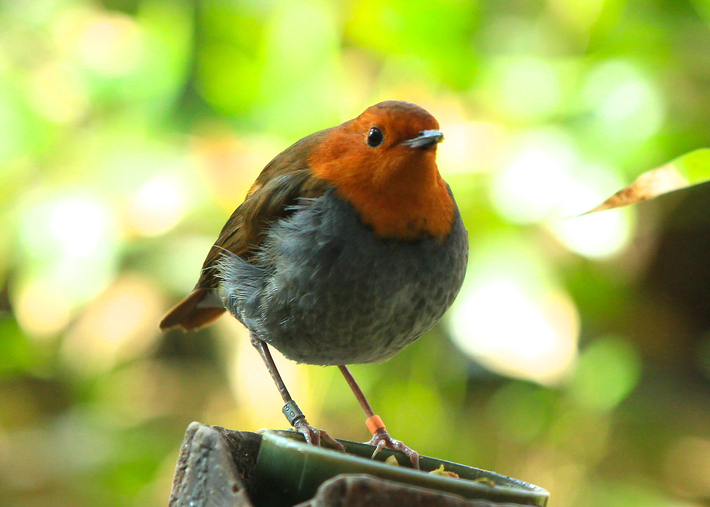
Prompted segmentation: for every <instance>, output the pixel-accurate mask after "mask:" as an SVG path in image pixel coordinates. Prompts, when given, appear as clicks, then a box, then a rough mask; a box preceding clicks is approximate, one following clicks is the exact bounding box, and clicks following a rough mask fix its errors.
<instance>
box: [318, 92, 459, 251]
mask: <svg viewBox="0 0 710 507" xmlns="http://www.w3.org/2000/svg"><path fill="white" fill-rule="evenodd" d="M443 138H444V135H443V134H442V133H441V131H440V130H439V123H438V122H437V121H436V118H434V117H433V116H432V115H431V114H430V113H429V112H427V111H426V110H425V109H423V108H421V107H419V106H417V105H415V104H412V103H409V102H400V101H394V100H390V101H386V102H381V103H379V104H376V105H374V106H371V107H369V108H367V109H366V110H365V111H364V112H363V113H362V114H361V115H360V116H358V117H357V118H355V119H353V120H350V121H347V122H345V123H343V124H342V125H339V126H337V127H334V128H332V129H329V130H328V131H327V135H326V136H325V137H324V138H322V140H321V142H320V144H319V145H318V146H316V147H315V148H314V150H313V151H312V153H311V155H310V157H309V165H310V167H311V169H312V171H313V174H314V175H315V176H316V177H318V178H321V179H323V180H325V181H327V182H329V183H330V184H332V185H333V186H335V187H336V188H337V190H338V192H339V194H340V195H341V196H342V197H344V198H345V199H347V200H348V201H350V202H351V204H353V206H354V207H355V209H356V210H357V212H358V213H359V214H360V217H361V219H362V220H363V221H364V222H365V223H367V224H369V225H371V226H372V227H373V228H374V230H375V233H376V234H378V235H379V236H381V237H383V238H395V239H419V238H421V237H423V236H426V235H429V236H436V237H445V236H446V235H447V234H448V232H449V231H450V229H451V224H452V223H453V220H454V209H455V205H454V202H453V199H452V198H451V196H450V194H449V191H448V188H447V186H446V183H445V182H444V180H443V179H442V178H441V175H440V174H439V170H438V168H437V166H436V146H437V144H438V143H439V142H440V141H441V140H442V139H443Z"/></svg>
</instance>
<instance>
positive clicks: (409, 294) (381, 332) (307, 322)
mask: <svg viewBox="0 0 710 507" xmlns="http://www.w3.org/2000/svg"><path fill="white" fill-rule="evenodd" d="M467 255H468V242H467V234H466V230H465V228H464V227H463V224H462V222H461V219H460V217H459V216H458V212H457V216H456V223H455V224H454V228H453V230H452V232H451V234H450V235H449V237H448V238H447V239H446V240H445V241H443V242H442V241H440V240H437V239H432V238H429V239H425V240H419V241H411V242H401V241H390V240H387V241H383V240H379V239H377V238H375V236H374V234H373V233H372V231H371V230H370V229H369V228H368V227H366V226H364V225H363V224H362V223H361V222H360V221H359V219H358V217H357V215H356V214H355V212H354V210H353V209H352V207H351V206H350V205H349V204H348V203H346V202H344V201H342V200H340V199H339V198H337V197H336V196H335V195H334V194H333V193H328V194H326V195H325V196H323V197H321V198H319V199H316V200H314V201H308V202H307V203H305V204H304V205H302V206H301V207H300V208H299V210H298V211H297V212H295V213H294V214H293V215H291V217H290V218H289V219H287V220H282V221H280V222H279V223H277V224H276V225H274V226H273V227H272V229H271V231H270V233H269V234H268V236H267V239H266V240H265V241H264V244H263V245H262V248H261V250H260V252H259V254H258V255H257V256H256V258H255V259H254V260H253V261H252V263H247V262H246V261H244V260H242V259H240V258H238V257H235V256H225V257H223V258H222V260H221V261H220V272H221V276H222V278H223V281H222V283H221V286H220V294H221V297H222V300H223V303H224V304H225V307H226V308H227V309H228V310H229V311H230V312H231V313H232V314H233V315H234V316H235V317H237V318H238V319H239V320H240V321H242V322H243V323H244V324H245V325H246V326H247V327H248V328H249V329H250V331H251V332H252V333H254V334H255V335H256V336H257V337H258V338H260V339H262V340H264V341H265V342H267V343H269V344H271V345H273V346H274V347H276V348H277V349H278V350H279V351H280V352H281V353H282V354H284V355H285V356H286V357H288V358H289V359H292V360H295V361H298V362H304V363H309V364H322V365H332V364H352V363H367V362H376V361H383V360H385V359H388V358H389V357H391V356H393V355H394V354H396V353H397V352H399V351H400V350H402V349H403V348H404V347H406V346H407V345H408V344H410V343H411V342H413V341H414V340H416V339H417V338H418V337H419V336H421V334H422V333H424V332H425V331H426V330H428V329H429V328H431V327H432V326H433V325H434V324H435V323H436V322H437V321H438V320H439V319H440V318H441V316H442V315H443V314H444V312H445V311H446V310H447V309H448V308H449V306H450V305H451V303H452V302H453V300H454V298H455V297H456V295H457V293H458V291H459V289H460V287H461V283H462V282H463V277H464V272H465V268H466V261H467Z"/></svg>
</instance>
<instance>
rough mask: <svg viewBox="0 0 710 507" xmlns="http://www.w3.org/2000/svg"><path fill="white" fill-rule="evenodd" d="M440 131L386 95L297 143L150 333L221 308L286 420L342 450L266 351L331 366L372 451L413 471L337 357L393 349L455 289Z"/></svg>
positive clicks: (458, 271) (460, 239) (435, 316)
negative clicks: (391, 452)
mask: <svg viewBox="0 0 710 507" xmlns="http://www.w3.org/2000/svg"><path fill="white" fill-rule="evenodd" d="M443 138H444V136H443V133H442V132H441V130H439V123H438V121H437V120H436V118H435V117H434V116H433V115H432V114H431V113H429V112H428V111H427V110H425V109H424V108H422V107H420V106H418V105H416V104H413V103H411V102H404V101H398V100H388V101H385V102H380V103H378V104H375V105H373V106H370V107H368V108H367V109H365V111H364V112H362V113H361V114H360V115H359V116H357V117H356V118H354V119H352V120H349V121H346V122H344V123H342V124H341V125H338V126H335V127H331V128H328V129H325V130H321V131H318V132H315V133H314V134H311V135H309V136H307V137H304V138H303V139H301V140H299V141H297V142H296V143H294V144H293V145H292V146H290V147H289V148H287V149H286V150H284V151H283V152H281V153H280V154H279V155H277V156H276V157H275V158H274V159H273V160H272V161H271V162H270V163H269V164H267V165H266V167H265V168H264V169H263V170H262V172H261V173H260V175H259V176H258V177H257V179H256V181H255V182H254V184H253V185H252V187H251V188H250V189H249V191H248V193H247V195H246V198H245V200H244V201H243V203H242V204H241V205H239V207H237V209H236V210H235V211H234V212H233V213H232V215H231V216H230V217H229V219H228V220H227V222H226V224H225V225H224V227H223V229H222V231H221V232H220V234H219V237H218V239H217V240H216V241H215V243H214V244H213V246H212V247H211V249H210V250H209V252H208V254H207V257H206V259H205V261H204V263H203V266H202V270H201V274H200V277H199V279H198V281H197V284H196V285H195V288H194V290H193V291H192V292H191V293H190V294H189V295H187V297H185V298H184V299H183V300H182V301H180V302H179V303H178V304H177V305H176V306H175V307H174V308H172V309H171V310H169V311H168V313H167V314H166V315H165V317H164V318H163V320H162V321H161V322H160V328H161V329H162V330H164V331H165V330H168V329H171V328H174V327H181V328H183V329H184V330H187V331H189V330H193V329H198V328H201V327H204V326H206V325H208V324H211V323H212V322H213V321H214V320H216V319H217V318H218V317H219V316H220V315H222V314H223V313H224V312H226V311H228V312H229V313H230V314H231V315H232V316H234V317H235V318H236V319H237V320H239V321H240V322H241V323H242V324H243V325H244V326H246V328H247V329H248V331H249V335H250V340H251V343H252V345H253V346H254V347H255V348H256V350H257V351H258V352H259V354H260V356H261V358H262V360H263V361H264V364H265V365H266V368H267V369H268V371H269V373H270V375H271V377H272V379H273V381H274V383H275V384H276V387H277V389H278V391H279V393H280V394H281V397H282V398H283V401H284V406H283V412H284V415H285V416H286V418H287V419H288V421H289V423H290V424H291V426H293V427H294V428H295V429H296V430H297V431H299V432H300V433H302V434H303V435H304V437H305V440H306V441H307V442H308V443H311V444H314V445H320V444H321V442H322V441H324V440H325V441H329V442H331V443H333V445H335V446H336V447H338V448H339V449H341V450H342V445H341V444H340V443H339V442H337V441H336V440H335V439H333V438H332V437H331V436H330V435H328V433H327V432H325V431H324V430H319V429H316V428H314V427H312V426H311V425H310V424H309V423H308V421H307V419H306V417H305V415H304V414H303V412H302V411H301V410H300V408H299V407H298V405H297V403H296V402H295V401H294V399H293V398H292V397H291V394H290V393H289V391H288V389H287V387H286V385H285V384H284V381H283V379H282V378H281V376H280V374H279V372H278V369H277V368H276V365H275V363H274V361H273V357H272V355H271V351H270V346H273V347H275V348H276V349H277V350H279V351H280V352H281V353H282V354H283V355H284V356H285V357H286V358H288V359H291V360H293V361H296V362H298V363H307V364H313V365H325V366H337V367H338V368H339V369H340V371H341V373H342V374H343V376H344V377H345V380H346V381H347V383H348V385H349V386H350V388H351V390H352V391H353V393H354V395H355V397H356V399H357V400H358V402H359V403H360V405H361V407H362V409H363V410H364V412H365V414H366V415H367V420H366V425H367V427H368V429H369V430H370V432H371V433H372V435H373V436H372V440H370V442H369V443H370V444H372V445H374V446H376V449H375V452H374V454H373V457H374V455H375V454H377V453H378V452H379V451H380V450H381V449H382V448H384V447H389V448H392V449H397V450H401V451H403V452H404V453H405V454H406V455H407V456H408V457H409V458H410V460H411V461H412V464H413V465H414V466H415V467H418V460H419V455H418V453H417V452H416V451H414V450H413V449H411V448H409V447H408V446H406V445H405V444H403V443H402V442H401V441H399V440H395V439H394V438H392V437H391V436H390V434H389V433H388V431H387V429H386V426H385V425H384V423H383V422H382V419H381V418H380V417H379V416H378V415H376V414H375V412H374V411H373V409H372V408H371V406H370V404H369V403H368V401H367V399H366V397H365V395H364V394H363V392H362V390H361V389H360V387H359V386H358V384H357V382H356V381H355V379H354V378H353V376H352V374H351V373H350V370H349V369H348V367H347V365H349V364H360V363H375V362H382V361H385V360H387V359H389V358H391V357H392V356H394V355H395V354H397V353H398V352H399V351H401V350H402V349H404V348H405V347H406V346H407V345H409V344H411V343H412V342H414V341H415V340H416V339H417V338H419V337H420V336H421V335H422V334H423V333H425V332H426V331H427V330H429V329H430V328H431V327H433V326H434V325H435V324H436V323H437V322H438V321H439V320H440V319H441V317H442V316H443V314H444V313H445V312H446V310H447V309H448V308H449V307H450V306H451V305H452V303H453V301H454V299H455V298H456V296H457V294H458V292H459V290H460V288H461V285H462V283H463V279H464V275H465V272H466V265H467V262H468V232H467V230H466V228H465V226H464V224H463V221H462V218H461V214H460V212H459V209H458V207H457V204H456V201H455V199H454V196H453V193H452V192H451V189H450V187H449V185H448V184H447V183H446V182H445V181H444V180H443V178H442V176H441V174H440V172H439V170H438V167H437V164H436V149H437V145H438V143H439V142H441V141H442V140H443Z"/></svg>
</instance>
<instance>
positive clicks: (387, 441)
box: [368, 428, 419, 470]
mask: <svg viewBox="0 0 710 507" xmlns="http://www.w3.org/2000/svg"><path fill="white" fill-rule="evenodd" d="M368 444H370V445H374V446H376V447H377V449H375V452H373V453H372V457H373V458H374V457H375V456H377V454H378V453H379V452H380V451H381V450H382V449H384V448H385V447H387V448H388V449H394V450H395V451H402V452H403V453H404V454H405V455H406V456H407V457H408V458H409V461H411V462H412V466H413V467H414V468H416V469H417V470H419V453H418V452H417V451H415V450H414V449H410V448H409V447H407V446H406V445H404V444H403V443H402V442H400V441H399V440H395V439H394V438H392V437H391V436H390V434H389V433H387V430H386V429H384V428H379V429H378V430H377V431H376V432H375V433H374V434H373V435H372V439H370V441H369V442H368Z"/></svg>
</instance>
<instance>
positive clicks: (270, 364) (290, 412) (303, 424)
mask: <svg viewBox="0 0 710 507" xmlns="http://www.w3.org/2000/svg"><path fill="white" fill-rule="evenodd" d="M250 338H251V344H252V345H254V348H256V350H258V351H259V354H260V355H261V358H262V359H263V360H264V364H266V369H267V370H268V371H269V375H271V378H272V379H274V383H275V384H276V388H277V389H278V390H279V393H281V398H283V400H284V402H285V405H284V406H283V409H282V410H283V413H284V415H285V416H286V419H288V422H289V423H291V426H293V427H294V428H295V429H296V430H297V431H298V432H299V433H302V434H303V436H304V437H306V442H308V443H309V444H313V445H320V442H321V439H323V440H326V441H328V442H330V443H331V444H332V445H334V446H335V448H336V449H338V450H339V451H343V452H345V447H343V444H341V443H340V442H338V441H337V440H335V439H334V438H333V437H331V436H330V435H328V433H326V432H325V431H323V430H319V429H316V428H314V427H313V426H311V425H310V424H308V421H306V416H305V415H303V412H301V409H300V408H299V407H298V405H297V404H296V402H295V401H294V399H293V398H291V394H290V393H289V392H288V389H287V388H286V384H284V381H283V379H282V378H281V374H280V373H279V370H278V368H276V363H274V358H273V357H271V351H270V350H269V346H268V345H267V344H266V342H264V341H263V340H260V339H259V338H257V337H256V336H254V334H253V333H252V334H250Z"/></svg>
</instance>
